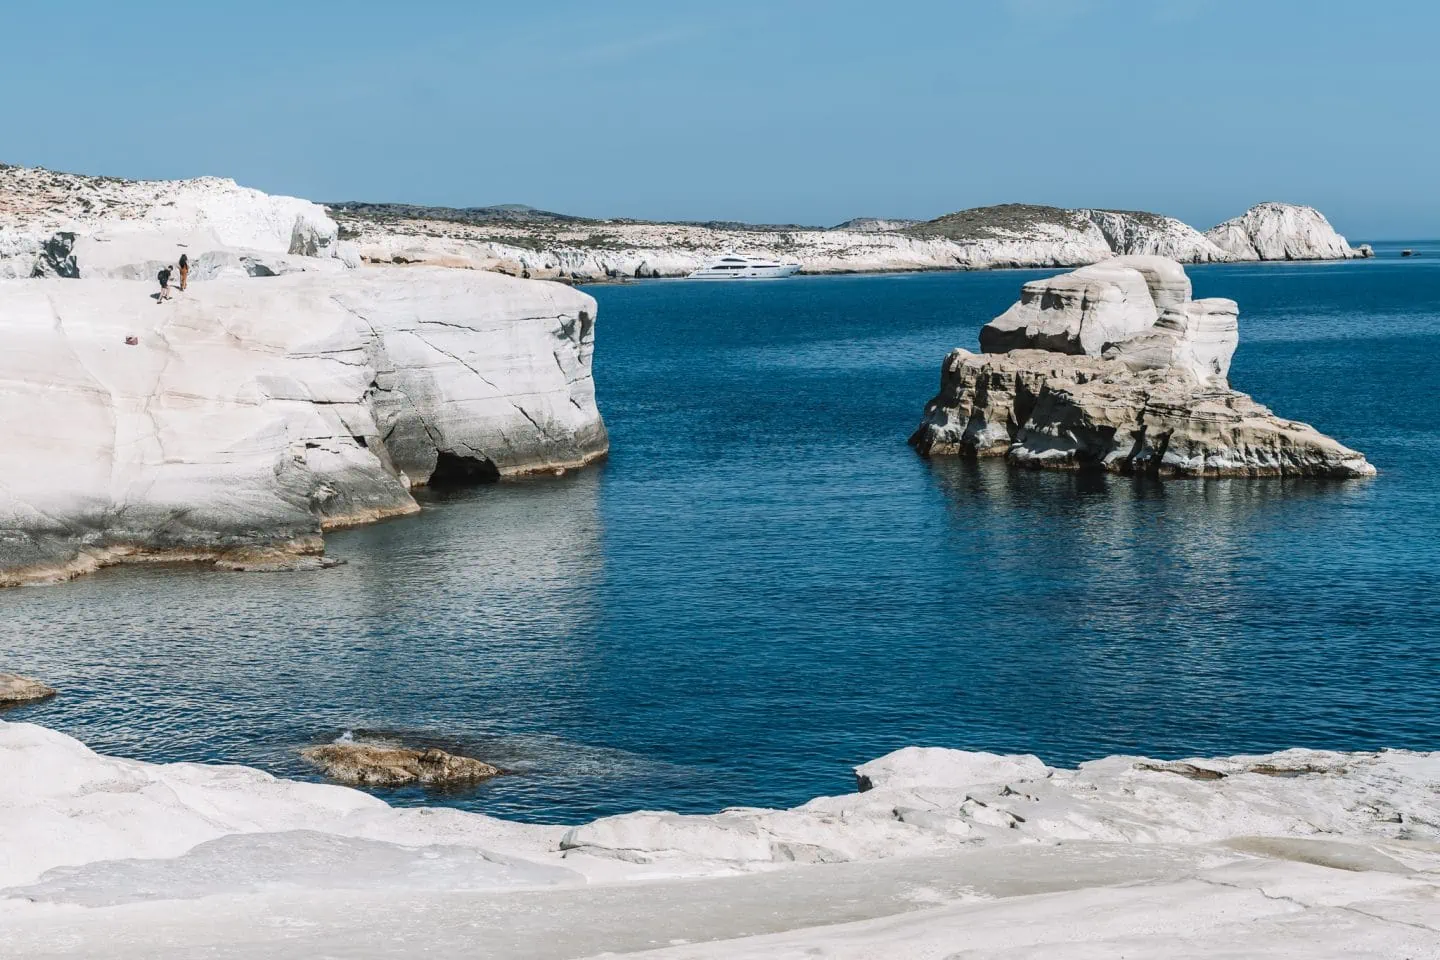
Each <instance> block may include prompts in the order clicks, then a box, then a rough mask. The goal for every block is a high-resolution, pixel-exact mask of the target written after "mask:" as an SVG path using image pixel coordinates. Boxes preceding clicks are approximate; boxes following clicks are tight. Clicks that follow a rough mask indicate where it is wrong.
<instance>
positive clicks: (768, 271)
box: [688, 253, 800, 280]
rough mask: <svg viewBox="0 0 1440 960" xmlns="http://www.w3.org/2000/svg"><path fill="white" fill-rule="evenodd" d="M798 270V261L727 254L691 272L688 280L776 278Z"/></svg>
mask: <svg viewBox="0 0 1440 960" xmlns="http://www.w3.org/2000/svg"><path fill="white" fill-rule="evenodd" d="M799 270H800V264H798V263H793V262H792V263H781V262H780V261H778V260H764V259H762V258H760V257H742V256H739V255H738V254H733V253H732V254H727V255H726V256H723V257H721V258H720V259H718V260H711V261H710V262H709V263H707V264H705V266H703V267H701V268H700V269H699V270H696V271H695V272H694V273H691V274H690V275H689V277H688V279H690V280H776V279H779V278H780V277H788V276H790V275H791V274H793V273H796V272H798V271H799Z"/></svg>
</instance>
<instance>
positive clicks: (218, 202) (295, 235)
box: [0, 166, 338, 280]
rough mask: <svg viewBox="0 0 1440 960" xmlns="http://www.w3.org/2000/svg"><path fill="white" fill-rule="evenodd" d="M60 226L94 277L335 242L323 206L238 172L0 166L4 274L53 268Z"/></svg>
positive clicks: (327, 249) (46, 272) (0, 269)
mask: <svg viewBox="0 0 1440 960" xmlns="http://www.w3.org/2000/svg"><path fill="white" fill-rule="evenodd" d="M61 233H73V234H75V235H76V237H78V238H80V244H81V246H82V250H79V251H76V259H77V260H78V261H79V263H80V274H79V275H80V276H84V277H91V278H101V277H110V278H122V277H129V278H134V276H140V277H143V278H144V279H147V280H153V279H154V277H155V274H156V272H158V270H159V269H160V266H161V265H163V264H166V263H174V262H175V260H176V259H177V258H178V257H179V255H180V254H181V253H188V254H189V255H190V259H191V260H199V259H203V258H204V256H205V255H207V254H211V255H214V254H217V253H219V252H223V251H235V252H238V253H241V254H250V255H256V254H263V255H274V254H293V255H296V256H303V257H308V258H312V259H325V258H331V257H334V256H336V254H337V252H338V248H337V237H338V227H337V226H336V224H335V221H334V220H332V219H331V218H330V216H329V215H328V214H327V213H326V212H325V208H324V207H321V206H320V205H318V204H315V203H311V202H310V201H308V200H300V199H297V198H295V197H282V196H271V195H269V194H265V193H262V192H260V191H259V190H253V189H250V188H248V187H241V186H239V185H238V184H236V183H235V181H233V180H224V179H220V178H218V177H202V178H200V179H196V180H119V179H116V178H113V177H88V176H81V175H77V174H68V173H56V172H53V171H50V170H42V169H30V168H24V167H7V166H0V278H6V277H10V278H14V277H30V276H36V275H39V276H53V275H56V270H55V269H54V259H55V258H54V256H53V255H51V256H47V255H46V251H45V246H46V244H48V243H51V242H52V240H53V238H54V237H55V236H56V234H61ZM152 268H153V269H152ZM62 275H63V274H62ZM132 275H134V276H132Z"/></svg>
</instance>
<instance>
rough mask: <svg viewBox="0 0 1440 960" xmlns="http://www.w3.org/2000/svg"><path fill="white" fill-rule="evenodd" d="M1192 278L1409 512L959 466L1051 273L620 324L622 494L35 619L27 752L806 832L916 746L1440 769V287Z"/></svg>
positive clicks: (783, 300)
mask: <svg viewBox="0 0 1440 960" xmlns="http://www.w3.org/2000/svg"><path fill="white" fill-rule="evenodd" d="M1406 246H1411V247H1415V248H1417V249H1420V250H1421V252H1422V254H1423V255H1422V256H1421V257H1420V258H1415V259H1409V260H1401V259H1399V258H1398V250H1399V245H1393V246H1391V245H1382V246H1381V254H1382V256H1381V257H1380V258H1379V259H1377V260H1374V261H1370V262H1363V263H1347V264H1304V265H1286V264H1269V265H1254V266H1219V267H1202V268H1194V269H1192V270H1191V276H1192V277H1193V279H1194V281H1195V287H1196V294H1197V296H1227V297H1233V298H1235V299H1236V300H1238V301H1239V302H1240V305H1241V331H1242V338H1243V339H1242V343H1241V347H1240V350H1239V352H1238V353H1237V355H1236V357H1235V364H1234V368H1233V370H1232V380H1233V382H1234V383H1235V385H1236V386H1237V387H1238V388H1240V389H1243V390H1248V391H1250V392H1252V393H1254V394H1255V396H1256V397H1257V398H1258V399H1260V400H1261V401H1262V402H1265V403H1267V404H1269V405H1271V406H1273V407H1274V408H1275V409H1276V410H1278V411H1280V412H1281V413H1283V414H1285V415H1288V416H1293V417H1295V418H1297V419H1302V420H1307V421H1309V422H1311V423H1314V424H1315V425H1317V426H1318V427H1320V428H1321V429H1323V430H1325V431H1326V432H1329V433H1331V434H1332V435H1334V436H1336V437H1338V438H1339V439H1341V440H1342V441H1344V442H1346V443H1348V444H1350V445H1352V446H1355V447H1357V448H1359V449H1361V450H1363V451H1365V453H1366V454H1368V455H1369V456H1370V458H1371V460H1372V461H1373V462H1374V463H1375V464H1377V465H1378V466H1379V468H1380V469H1381V471H1382V473H1381V475H1380V476H1379V477H1378V478H1377V479H1375V480H1373V481H1364V482H1350V483H1320V482H1293V481H1181V482H1171V483H1165V484H1161V483H1157V482H1149V481H1143V480H1129V479H1123V478H1115V477H1104V476H1082V475H1077V476H1071V475H1049V474H1046V475H1041V474H1030V473H1014V472H1011V471H1009V470H1007V469H1006V468H1005V467H1004V466H1003V465H999V464H994V463H986V464H981V465H973V464H966V463H959V462H944V461H936V462H932V463H927V462H926V461H924V460H921V459H919V458H918V457H916V456H914V455H913V453H912V452H911V451H910V450H909V448H907V447H906V446H905V438H906V436H907V435H908V434H909V432H910V431H911V430H912V429H913V428H914V426H915V424H916V422H917V420H918V418H919V415H920V411H921V408H922V406H923V405H924V403H925V401H926V400H927V399H928V398H929V397H930V396H931V395H932V394H933V393H934V391H935V387H936V383H937V380H938V371H939V365H940V360H941V358H942V357H943V356H944V354H945V352H946V351H947V350H948V349H949V348H950V347H953V346H956V345H963V346H972V347H973V346H974V344H975V339H976V333H977V330H978V328H979V325H980V324H981V323H982V322H984V321H985V320H987V319H989V318H990V317H992V316H994V315H996V314H997V313H999V312H1000V311H1001V310H1003V309H1004V308H1005V307H1006V306H1007V305H1008V304H1009V303H1010V302H1011V301H1012V300H1014V299H1015V297H1016V295H1017V292H1018V288H1019V285H1020V283H1021V282H1022V281H1024V280H1027V279H1029V278H1031V277H1034V276H1040V275H1042V274H1041V273H1040V272H1038V271H1030V272H1020V271H1013V272H1012V271H1007V272H997V273H972V274H926V275H915V276H895V277H838V278H813V279H811V278H796V279H793V280H787V281H783V282H778V283H754V284H703V283H698V284H697V283H685V282H654V283H643V284H635V285H628V286H617V287H600V288H595V289H594V290H593V291H592V292H593V293H594V294H595V296H596V297H597V299H599V301H600V304H601V312H600V323H599V348H598V352H597V355H596V374H597V378H598V382H599V384H600V399H601V406H602V409H603V411H604V413H605V416H606V419H607V421H608V423H609V426H610V430H611V436H612V441H613V453H612V455H611V457H610V459H609V461H608V462H607V463H605V464H604V465H602V466H599V467H597V468H594V469H591V470H587V471H583V472H580V473H578V474H573V475H570V476H566V477H563V478H559V479H549V480H543V481H542V480H536V481H526V482H519V483H508V484H501V485H497V486H493V487H487V488H482V489H478V490H474V491H470V492H466V493H463V494H459V495H452V496H448V497H445V498H442V499H431V500H429V501H427V502H426V507H427V511H426V512H425V513H424V514H423V515H422V516H420V517H417V518H412V519H407V520H402V521H395V522H390V523H385V524H381V525H379V526H375V527H370V528H367V529H362V530H355V531H351V532H346V533H342V534H338V535H336V536H333V537H331V538H330V549H331V553H332V554H333V555H335V556H338V557H341V558H343V559H345V560H346V561H348V563H347V564H346V565H345V566H342V567H339V568H336V569H333V570H328V571H322V572H317V573H310V574H295V575H236V574H221V573H215V572H206V571H200V570H194V569H118V570H110V571H106V572H104V573H102V574H100V575H98V576H94V577H91V578H88V579H84V580H80V581H77V582H75V583H71V584H67V585H64V586H62V587H56V588H38V589H28V590H12V591H6V592H3V593H0V664H3V665H4V666H5V667H6V668H9V669H14V670H19V671H21V672H24V673H28V674H32V675H35V676H39V677H42V678H45V679H47V680H49V681H50V682H52V683H54V684H55V685H56V686H59V687H61V688H63V690H64V694H63V695H62V696H61V697H58V698H56V699H55V700H53V701H50V702H49V703H46V704H42V705H39V706H35V707H30V708H25V709H23V710H19V711H14V712H12V713H10V714H7V717H8V718H10V719H33V720H36V721H39V722H43V723H46V724H49V725H51V726H54V727H57V728H59V729H61V730H64V731H66V732H68V733H72V734H74V735H76V736H79V737H81V738H83V739H84V740H85V741H86V742H87V743H89V744H90V745H91V746H92V747H94V748H95V749H97V750H100V751H102V752H107V753H115V754H121V755H125V756H131V757H139V758H144V759H151V760H227V761H236V762H242V763H247V764H253V765H256V766H260V767H263V768H265V769H267V770H270V771H272V772H274V773H277V774H282V775H286V776H298V777H310V776H312V774H311V772H310V771H309V770H308V769H307V768H306V767H305V766H304V765H303V764H302V763H301V762H300V761H299V760H298V758H297V757H296V755H295V751H296V750H297V749H298V748H299V747H301V746H303V745H306V744H309V743H313V742H316V741H319V740H327V739H329V738H332V737H334V736H335V735H336V734H338V733H339V732H341V731H342V730H346V729H370V730H380V731H391V732H397V733H400V734H403V735H406V736H409V737H413V738H420V739H425V738H433V739H434V740H435V741H437V742H440V743H445V744H452V745H458V746H461V747H464V748H467V749H469V750H472V751H474V752H476V753H477V754H478V755H480V756H482V757H485V758H487V759H490V760H492V761H495V762H497V763H499V764H501V765H503V766H507V767H509V768H511V769H513V770H515V771H516V775H514V776H510V777H505V778H501V779H499V780H495V781H492V782H491V783H490V784H488V785H486V786H484V787H482V788H480V789H478V790H475V791H472V792H469V793H464V794H457V795H453V796H440V797H436V796H428V797H427V796H425V795H423V794H421V793H419V792H405V791H400V792H391V793H388V794H386V796H387V799H390V800H392V802H398V803H420V802H443V803H453V804H456V805H459V806H464V807H467V808H469V809H475V810H481V811H485V812H489V813H493V814H498V815H503V816H510V817H518V818H523V819H529V820H549V821H555V820H564V821H575V820H581V819H586V818H589V817H593V816H597V815H601V814H607V813H615V812H620V811H625V810H632V809H636V808H642V807H665V808H670V809H679V810H685V811H712V810H715V809H717V808H719V807H721V806H724V805H727V804H781V805H789V804H795V803H798V802H801V801H804V800H806V799H808V798H810V797H812V796H815V795H817V794H821V793H833V792H843V791H846V790H848V789H850V788H851V785H852V783H853V780H852V777H851V774H850V769H849V768H850V766H851V765H853V764H855V763H857V762H862V761H864V760H867V759H870V758H872V757H875V756H878V755H880V754H882V753H885V752H886V751H889V750H892V749H894V748H897V747H900V746H904V745H906V744H914V743H919V744H935V745H943V746H953V747H965V748H971V749H984V750H998V751H1028V752H1035V753H1038V754H1039V755H1040V756H1042V757H1043V758H1045V759H1046V760H1047V761H1050V762H1059V763H1073V762H1076V761H1080V760H1083V759H1088V758H1093V757H1097V756H1101V755H1104V754H1108V753H1114V752H1120V751H1125V752H1144V753H1148V754H1152V755H1160V756H1179V755H1193V754H1215V753H1234V752H1239V751H1260V750H1272V749H1277V748H1282V747H1288V746H1293V745H1311V746H1322V747H1336V748H1368V747H1379V746H1385V745H1389V746H1403V747H1414V748H1427V749H1440V711H1437V693H1440V681H1437V677H1440V549H1437V537H1440V497H1437V496H1436V494H1437V489H1440V488H1437V481H1436V478H1435V474H1434V469H1435V464H1436V462H1437V460H1440V430H1437V424H1440V376H1437V365H1436V362H1435V358H1436V357H1437V355H1440V248H1437V246H1436V245H1435V244H1406Z"/></svg>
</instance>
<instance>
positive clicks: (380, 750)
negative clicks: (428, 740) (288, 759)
mask: <svg viewBox="0 0 1440 960" xmlns="http://www.w3.org/2000/svg"><path fill="white" fill-rule="evenodd" d="M300 755H301V756H302V757H304V758H305V759H306V760H308V761H309V762H310V763H312V764H314V765H315V766H316V767H319V768H320V769H321V770H322V771H323V772H324V773H325V775H326V776H327V777H330V778H331V779H332V780H339V781H341V782H342V783H348V784H352V785H354V786H361V787H403V786H409V785H411V784H419V785H421V786H426V787H444V786H457V785H461V784H467V783H477V782H479V781H481V780H488V779H489V778H490V777H494V776H498V775H499V774H500V772H501V771H500V769H499V768H497V767H493V766H491V765H490V764H488V763H485V762H484V761H481V760H476V759H474V758H473V757H462V756H457V755H456V754H452V753H446V752H445V751H444V750H437V749H433V748H432V749H428V750H412V749H409V748H407V747H394V746H383V745H379V744H372V743H327V744H325V745H323V746H319V747H307V748H306V749H304V750H302V751H300Z"/></svg>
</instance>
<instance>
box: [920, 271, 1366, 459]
mask: <svg viewBox="0 0 1440 960" xmlns="http://www.w3.org/2000/svg"><path fill="white" fill-rule="evenodd" d="M1238 343H1239V307H1238V305H1237V304H1236V303H1235V301H1233V300H1227V299H1223V298H1207V299H1203V300H1192V299H1191V287H1190V280H1189V278H1188V277H1187V276H1186V274H1185V270H1184V268H1183V267H1182V266H1181V265H1180V264H1179V263H1177V262H1175V261H1173V260H1168V259H1166V258H1163V257H1153V256H1131V257H1115V258H1113V259H1110V260H1107V261H1105V262H1103V263H1099V264H1095V265H1093V266H1087V267H1083V268H1081V269H1079V270H1075V271H1073V272H1071V273H1066V274H1061V275H1059V276H1055V277H1049V278H1046V279H1042V280H1033V281H1031V282H1029V283H1027V284H1025V285H1024V288H1023V290H1022V292H1021V297H1020V300H1019V301H1018V302H1016V303H1015V304H1014V305H1013V306H1012V307H1011V308H1010V309H1009V310H1007V311H1005V313H1003V314H1002V315H1000V316H999V317H997V318H995V319H994V320H992V321H990V322H989V323H987V324H985V326H984V327H982V328H981V330H980V349H981V352H980V353H974V352H971V351H969V350H965V349H961V348H957V349H955V350H953V351H952V352H951V353H950V354H949V355H948V356H947V357H946V358H945V361H944V363H943V365H942V367H941V375H940V391H939V393H938V394H937V395H936V396H935V398H934V399H932V400H931V401H930V403H929V404H928V405H927V406H926V407H925V414H924V418H923V420H922V421H921V423H920V426H919V427H918V428H917V429H916V430H915V432H914V433H913V434H912V435H911V437H910V443H911V445H912V446H913V447H915V449H916V450H917V451H919V452H920V453H921V454H923V455H925V456H931V457H934V456H947V455H968V456H974V457H1004V458H1005V459H1006V460H1007V461H1009V462H1010V463H1012V464H1015V465H1017V466H1024V467H1036V468H1042V469H1051V470H1077V469H1087V468H1089V469H1100V470H1105V471H1109V472H1112V473H1124V474H1139V475H1149V476H1158V477H1326V478H1341V479H1345V478H1356V477H1369V476H1374V474H1375V472H1376V471H1375V468H1374V466H1372V465H1371V464H1370V463H1369V461H1367V460H1366V459H1365V457H1364V455H1363V454H1361V453H1359V452H1357V451H1355V450H1351V449H1350V448H1349V447H1346V446H1344V445H1343V444H1341V443H1339V442H1337V441H1335V440H1333V439H1331V438H1330V437H1327V436H1325V435H1324V434H1322V433H1320V432H1319V431H1317V430H1316V429H1315V428H1313V427H1311V426H1310V425H1309V424H1305V423H1300V422H1298V421H1295V420H1287V419H1285V418H1283V417H1280V416H1277V415H1276V414H1275V413H1273V412H1272V411H1271V410H1270V409H1269V408H1267V407H1264V406H1262V405H1261V404H1259V403H1257V402H1255V401H1254V400H1253V399H1252V398H1251V397H1250V396H1249V395H1247V394H1244V393H1241V392H1239V391H1238V390H1234V389H1232V388H1231V386H1230V384H1229V380H1228V375H1229V371H1230V360H1231V357H1232V356H1233V355H1234V353H1235V349H1236V347H1237V345H1238Z"/></svg>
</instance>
